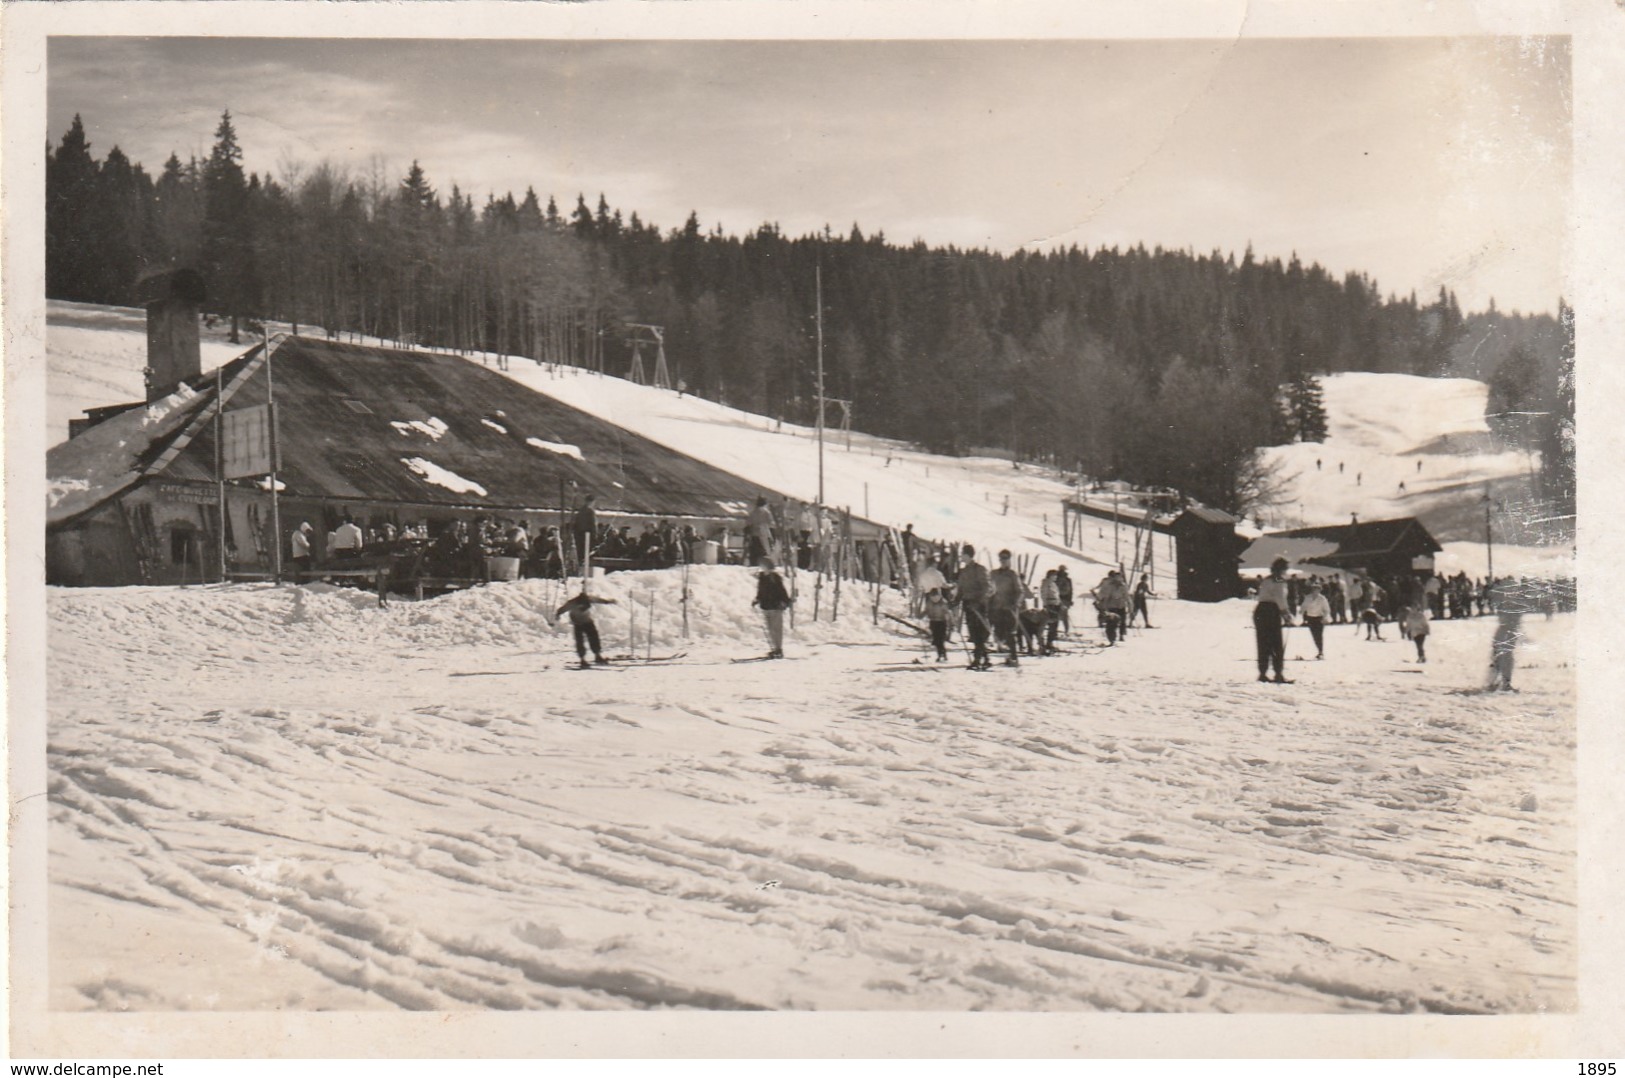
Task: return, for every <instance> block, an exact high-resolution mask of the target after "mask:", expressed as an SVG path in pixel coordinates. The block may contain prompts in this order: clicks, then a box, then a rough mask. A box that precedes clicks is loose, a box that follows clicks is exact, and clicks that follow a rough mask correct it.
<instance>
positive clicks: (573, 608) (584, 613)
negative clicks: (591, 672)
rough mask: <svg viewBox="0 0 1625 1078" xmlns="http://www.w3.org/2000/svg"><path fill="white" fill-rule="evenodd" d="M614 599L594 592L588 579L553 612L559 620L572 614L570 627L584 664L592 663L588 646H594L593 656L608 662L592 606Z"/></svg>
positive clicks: (555, 618)
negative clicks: (588, 655)
mask: <svg viewBox="0 0 1625 1078" xmlns="http://www.w3.org/2000/svg"><path fill="white" fill-rule="evenodd" d="M614 601H615V600H614V599H604V598H600V597H599V596H597V595H594V594H592V592H591V591H590V590H589V589H588V587H587V583H586V581H583V582H582V584H581V591H580V593H579V594H577V595H576V597H575V598H573V599H569V600H567V601H566V602H565V603H564V605H562V606H560V607H559V608H558V609H557V610H555V611H554V612H553V619H554V620H555V621H557V620H558V619H559V618H561V617H563V616H564V615H566V614H568V615H570V628H571V629H573V630H574V631H575V641H576V657H577V658H579V659H580V660H581V665H582V666H587V665H590V664H589V663H588V662H587V648H588V646H589V645H590V646H591V647H592V654H593V658H594V659H595V660H596V661H598V662H600V663H603V662H608V661H609V660H608V659H605V658H604V649H603V646H602V645H601V644H600V643H599V641H598V625H597V623H596V622H594V621H593V620H592V608H593V604H595V603H613V602H614Z"/></svg>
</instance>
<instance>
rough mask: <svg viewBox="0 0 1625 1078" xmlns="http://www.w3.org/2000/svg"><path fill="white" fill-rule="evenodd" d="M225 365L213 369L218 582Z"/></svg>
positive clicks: (223, 544)
mask: <svg viewBox="0 0 1625 1078" xmlns="http://www.w3.org/2000/svg"><path fill="white" fill-rule="evenodd" d="M225 371H226V367H225V364H221V365H220V366H218V367H216V368H215V369H214V481H215V491H216V494H217V495H218V496H219V502H218V506H219V511H220V515H219V519H218V521H217V524H216V527H215V549H216V551H217V552H218V553H219V555H220V583H222V584H224V583H225V582H226V469H225V456H224V454H225V447H224V446H223V445H222V444H221V441H220V439H221V436H222V431H221V427H222V424H223V423H224V417H223V416H222V415H221V413H222V412H224V411H225V410H226V374H225Z"/></svg>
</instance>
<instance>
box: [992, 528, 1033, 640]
mask: <svg viewBox="0 0 1625 1078" xmlns="http://www.w3.org/2000/svg"><path fill="white" fill-rule="evenodd" d="M987 579H988V584H989V586H990V587H991V589H992V594H991V595H990V596H989V597H988V614H989V615H990V619H989V620H990V623H991V624H992V626H993V632H994V634H995V635H996V636H997V637H998V640H999V643H1000V645H1001V646H1003V647H1005V648H1006V649H1008V650H1009V652H1010V657H1009V658H1007V659H1005V660H1004V665H1006V666H1020V665H1021V659H1020V658H1019V657H1018V651H1019V648H1020V646H1021V645H1020V640H1019V637H1020V635H1021V621H1020V614H1019V613H1018V611H1019V610H1020V609H1021V602H1022V599H1024V598H1025V597H1026V595H1027V586H1026V585H1025V584H1023V583H1022V582H1021V577H1019V576H1017V575H1016V571H1015V570H1014V569H1012V568H1010V552H1009V551H1008V550H1001V551H999V567H998V568H997V569H995V570H993V571H992V572H991V573H989V574H988V575H987Z"/></svg>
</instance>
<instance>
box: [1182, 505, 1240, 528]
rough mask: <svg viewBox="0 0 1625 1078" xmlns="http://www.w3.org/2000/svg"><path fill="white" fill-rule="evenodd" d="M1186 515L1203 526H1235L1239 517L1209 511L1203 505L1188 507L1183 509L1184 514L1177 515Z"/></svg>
mask: <svg viewBox="0 0 1625 1078" xmlns="http://www.w3.org/2000/svg"><path fill="white" fill-rule="evenodd" d="M1186 514H1189V515H1190V516H1193V517H1195V518H1196V519H1197V520H1200V521H1201V522H1202V523H1204V524H1235V523H1238V522H1239V520H1240V518H1239V517H1234V516H1231V515H1230V514H1229V513H1226V512H1225V511H1224V510H1223V509H1209V508H1208V507H1207V506H1205V505H1188V506H1186V507H1185V512H1183V513H1181V514H1179V515H1180V516H1185V515H1186Z"/></svg>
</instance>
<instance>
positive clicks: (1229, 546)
mask: <svg viewBox="0 0 1625 1078" xmlns="http://www.w3.org/2000/svg"><path fill="white" fill-rule="evenodd" d="M1237 522H1238V520H1237V518H1236V517H1233V516H1231V515H1230V514H1229V513H1226V512H1223V511H1222V510H1219V509H1208V508H1205V507H1202V506H1191V507H1190V508H1188V509H1186V510H1185V511H1184V512H1183V513H1181V514H1179V516H1177V517H1175V518H1174V521H1173V523H1172V524H1170V525H1169V526H1168V530H1169V531H1170V532H1172V533H1173V536H1174V556H1175V559H1176V561H1177V563H1178V569H1177V572H1178V581H1179V597H1180V598H1181V599H1189V600H1193V601H1195V602H1199V603H1216V602H1220V601H1222V600H1225V599H1233V598H1235V597H1236V596H1237V595H1240V594H1241V577H1240V575H1239V574H1238V573H1237V571H1236V567H1237V564H1238V559H1239V558H1240V557H1241V552H1242V551H1243V550H1245V549H1246V547H1247V540H1245V539H1242V538H1241V537H1239V536H1237V535H1236V524H1237Z"/></svg>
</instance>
